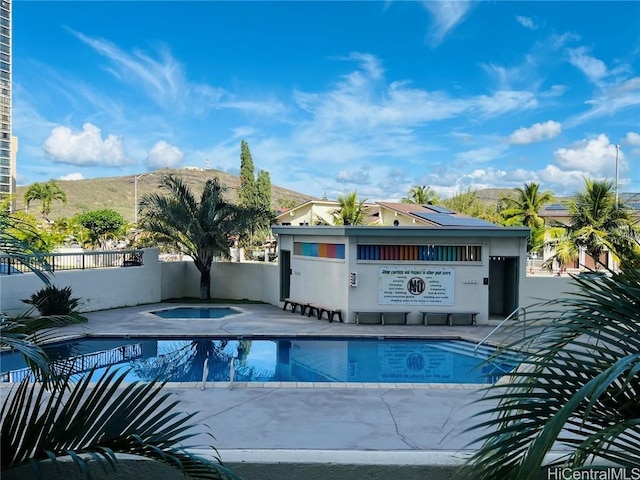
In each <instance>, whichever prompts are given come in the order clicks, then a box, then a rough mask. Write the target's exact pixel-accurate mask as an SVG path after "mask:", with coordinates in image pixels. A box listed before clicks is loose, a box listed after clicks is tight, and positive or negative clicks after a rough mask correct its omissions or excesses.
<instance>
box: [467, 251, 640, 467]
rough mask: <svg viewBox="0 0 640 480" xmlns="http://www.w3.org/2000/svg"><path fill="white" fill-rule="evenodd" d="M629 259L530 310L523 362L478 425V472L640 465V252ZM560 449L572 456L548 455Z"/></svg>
mask: <svg viewBox="0 0 640 480" xmlns="http://www.w3.org/2000/svg"><path fill="white" fill-rule="evenodd" d="M636 246H638V244H636ZM618 253H619V254H620V252H618ZM620 256H621V257H622V263H621V267H622V268H621V271H620V272H619V273H614V274H612V276H611V277H608V276H602V277H598V278H595V277H586V278H585V277H575V278H574V281H575V282H576V284H577V285H578V287H579V292H578V293H575V294H573V295H572V296H570V297H568V298H563V299H559V300H556V301H554V302H551V303H550V304H547V305H543V308H542V309H541V311H540V312H539V313H538V315H537V318H535V319H533V320H531V315H528V317H529V318H530V320H528V321H527V325H526V332H529V333H528V334H527V335H526V336H524V337H523V338H522V339H521V340H517V341H515V342H513V343H512V344H511V345H508V346H507V347H505V348H506V349H507V350H510V351H513V350H518V351H520V352H521V353H522V354H523V355H524V360H523V361H522V363H521V364H520V366H519V367H518V369H517V370H516V371H515V372H513V373H511V374H510V375H509V376H508V377H506V381H501V382H498V383H496V384H494V385H492V386H490V387H489V388H488V389H486V395H485V397H484V398H483V399H482V400H481V403H484V402H489V403H490V405H489V406H488V407H487V408H486V409H485V410H484V411H483V412H482V413H481V414H480V415H481V416H482V418H483V420H478V421H477V422H476V424H475V425H474V426H473V427H472V428H471V429H470V430H475V431H478V434H479V439H478V440H479V441H481V442H482V446H481V447H480V449H479V450H478V451H477V452H476V453H475V454H474V455H473V457H472V458H471V459H470V461H469V465H468V466H469V467H470V468H469V469H468V470H466V473H468V474H469V477H471V478H473V479H477V480H485V479H486V480H493V479H496V478H501V479H517V480H529V479H530V480H534V479H538V478H542V476H541V474H542V473H543V472H542V471H541V468H543V467H547V468H548V467H564V468H567V469H569V470H570V471H571V470H574V469H575V471H576V472H578V471H579V469H580V468H591V469H593V470H597V468H598V466H607V465H608V466H609V467H611V463H606V462H612V463H613V465H617V466H620V467H627V468H629V467H636V468H637V467H639V466H640V463H639V460H638V459H640V441H639V439H640V395H639V393H638V392H640V373H639V372H640V353H639V352H640V308H638V302H639V301H640V270H638V269H637V268H636V267H637V265H638V262H639V261H640V257H638V256H636V255H635V254H632V255H631V257H624V256H623V255H622V254H620ZM550 306H551V307H555V308H552V309H549V307H550ZM528 313H534V312H532V311H531V310H530V311H529V312H528ZM550 315H551V316H550ZM522 333H523V332H519V333H518V335H519V336H522ZM514 338H516V335H515V334H514ZM551 451H558V452H561V453H562V454H563V455H562V456H561V457H560V458H559V459H556V460H552V459H548V458H545V457H546V456H547V454H548V453H549V452H551ZM546 478H550V477H549V476H548V475H547V477H546ZM567 478H568V477H567ZM572 478H577V477H575V476H573V477H572ZM580 478H586V477H585V476H581V477H580ZM590 478H596V477H590ZM598 478H600V477H598ZM602 478H603V477H602Z"/></svg>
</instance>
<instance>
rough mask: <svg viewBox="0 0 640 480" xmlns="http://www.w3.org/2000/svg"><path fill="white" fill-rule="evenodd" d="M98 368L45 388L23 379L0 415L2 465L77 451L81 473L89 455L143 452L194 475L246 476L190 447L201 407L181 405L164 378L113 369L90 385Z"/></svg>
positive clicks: (110, 462) (111, 460) (98, 458)
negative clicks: (192, 409)
mask: <svg viewBox="0 0 640 480" xmlns="http://www.w3.org/2000/svg"><path fill="white" fill-rule="evenodd" d="M93 373H94V372H90V373H89V374H87V375H85V376H84V377H83V378H82V379H81V380H80V381H79V382H78V383H72V382H71V381H70V380H69V378H68V377H66V378H65V379H64V381H62V382H60V383H59V384H56V385H55V388H54V389H53V390H52V391H51V392H50V393H49V394H45V390H44V389H42V388H40V387H39V385H38V384H36V383H28V382H27V381H23V382H21V383H20V384H19V386H18V388H17V389H16V390H15V391H14V392H12V395H11V397H10V399H9V400H8V401H7V402H5V404H4V405H3V407H2V411H1V412H0V415H1V416H2V420H1V422H2V423H1V427H2V428H1V430H0V440H1V442H0V448H1V449H2V455H1V457H0V462H1V466H2V471H5V470H9V469H11V468H15V467H18V466H22V465H26V464H29V463H31V464H32V465H33V466H34V468H35V469H36V470H38V469H39V465H38V462H39V461H42V460H51V461H53V462H54V463H55V462H57V461H58V459H59V458H60V457H70V458H71V459H72V461H73V462H74V463H75V464H76V465H77V466H78V468H79V469H80V471H81V472H87V471H88V469H87V465H88V462H89V461H94V462H97V463H100V464H102V465H103V466H104V467H105V468H107V467H110V468H112V469H114V468H115V466H116V462H117V455H118V454H130V455H137V456H141V457H145V458H149V459H153V460H156V461H158V462H161V463H164V464H167V465H169V466H171V467H173V468H176V469H178V470H180V471H182V472H184V473H185V474H186V475H188V476H189V477H190V478H193V479H214V480H233V479H238V478H239V477H238V476H237V475H235V474H234V473H233V472H232V471H231V470H229V469H228V468H226V467H225V466H224V465H222V463H221V462H220V459H219V457H218V455H217V451H216V450H215V448H214V447H211V448H212V452H213V453H214V456H215V458H216V461H211V460H208V459H205V458H202V457H199V456H196V455H194V454H191V453H189V452H188V450H187V449H188V448H192V447H193V446H191V445H187V444H185V442H187V441H189V440H190V439H191V438H192V437H193V436H194V435H195V434H194V433H192V431H193V429H194V428H195V427H196V424H194V423H193V418H194V416H195V415H196V414H195V413H191V414H186V413H180V412H176V411H175V407H176V406H177V404H178V402H177V401H170V400H169V396H170V394H168V393H163V392H162V388H163V386H164V384H161V383H157V382H155V381H152V382H134V383H130V384H124V383H123V382H124V381H125V378H126V376H127V371H122V370H119V371H116V370H114V369H107V370H106V371H105V372H104V373H103V374H102V375H101V376H100V378H99V379H98V380H97V382H96V383H91V377H92V374H93Z"/></svg>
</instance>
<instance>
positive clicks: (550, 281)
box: [520, 275, 580, 312]
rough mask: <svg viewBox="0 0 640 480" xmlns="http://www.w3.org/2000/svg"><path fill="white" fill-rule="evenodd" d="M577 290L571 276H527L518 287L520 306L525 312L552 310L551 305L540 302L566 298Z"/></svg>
mask: <svg viewBox="0 0 640 480" xmlns="http://www.w3.org/2000/svg"><path fill="white" fill-rule="evenodd" d="M579 290H580V289H579V288H578V286H577V285H576V284H575V282H574V281H573V279H572V278H571V277H555V276H542V275H540V276H528V277H526V278H525V280H524V282H523V283H522V288H521V289H520V306H522V307H524V308H525V309H526V310H527V312H534V311H547V310H554V309H555V308H554V307H553V306H548V305H541V303H545V302H548V301H550V300H556V299H558V298H567V297H568V296H570V295H571V294H574V293H577V292H578V291H579Z"/></svg>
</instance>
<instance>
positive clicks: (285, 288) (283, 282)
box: [278, 250, 291, 302]
mask: <svg viewBox="0 0 640 480" xmlns="http://www.w3.org/2000/svg"><path fill="white" fill-rule="evenodd" d="M278 261H279V263H280V301H281V302H284V299H285V298H289V294H290V292H291V251H289V250H280V259H279V260H278Z"/></svg>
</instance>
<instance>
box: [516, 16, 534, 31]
mask: <svg viewBox="0 0 640 480" xmlns="http://www.w3.org/2000/svg"><path fill="white" fill-rule="evenodd" d="M516 21H517V22H518V23H519V24H520V25H522V26H523V27H524V28H528V29H529V30H537V29H538V25H536V23H535V22H534V21H533V18H531V17H525V16H522V15H518V16H516Z"/></svg>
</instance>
